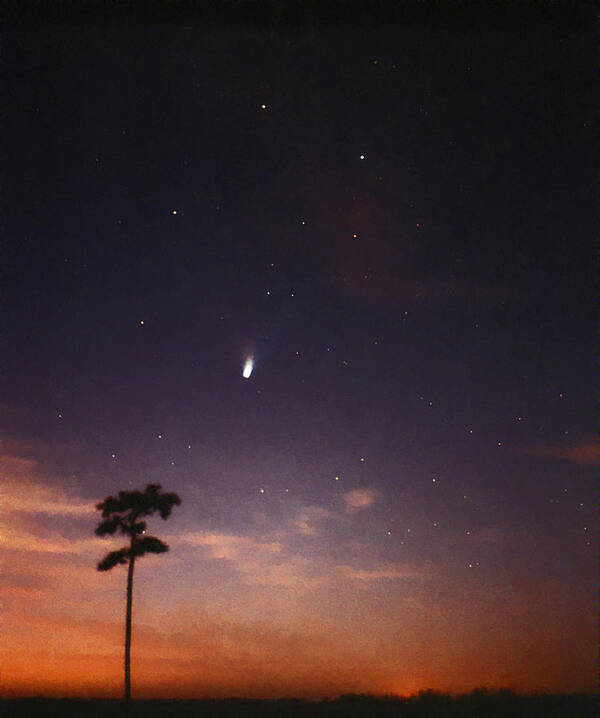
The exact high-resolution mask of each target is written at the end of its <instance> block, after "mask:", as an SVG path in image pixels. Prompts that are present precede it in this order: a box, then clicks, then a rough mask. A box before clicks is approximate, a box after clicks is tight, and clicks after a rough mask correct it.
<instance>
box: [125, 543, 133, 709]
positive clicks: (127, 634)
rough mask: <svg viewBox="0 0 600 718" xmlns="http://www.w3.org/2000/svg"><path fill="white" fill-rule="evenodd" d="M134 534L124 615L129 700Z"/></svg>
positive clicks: (126, 691)
mask: <svg viewBox="0 0 600 718" xmlns="http://www.w3.org/2000/svg"><path fill="white" fill-rule="evenodd" d="M134 541H135V535H133V536H132V537H131V549H130V554H129V569H128V571H127V614H126V617H125V701H126V702H127V703H129V701H130V700H131V665H130V664H131V608H132V604H133V568H134V564H135V556H134V555H133V543H134Z"/></svg>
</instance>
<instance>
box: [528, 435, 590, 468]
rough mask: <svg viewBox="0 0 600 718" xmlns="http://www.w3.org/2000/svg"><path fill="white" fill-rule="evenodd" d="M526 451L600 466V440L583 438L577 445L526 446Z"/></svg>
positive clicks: (545, 456)
mask: <svg viewBox="0 0 600 718" xmlns="http://www.w3.org/2000/svg"><path fill="white" fill-rule="evenodd" d="M524 451H525V453H527V454H531V455H532V456H540V457H543V458H550V459H562V460H565V461H573V462H574V463H576V464H579V465H580V466H600V440H599V439H594V438H590V439H583V440H581V441H580V442H579V443H578V444H575V446H567V447H564V448H563V447H559V446H542V445H536V446H526V447H524Z"/></svg>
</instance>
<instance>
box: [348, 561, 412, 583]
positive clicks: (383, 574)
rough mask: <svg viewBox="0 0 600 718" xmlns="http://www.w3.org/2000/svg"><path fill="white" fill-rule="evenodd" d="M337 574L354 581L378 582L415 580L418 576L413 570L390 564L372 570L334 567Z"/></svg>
mask: <svg viewBox="0 0 600 718" xmlns="http://www.w3.org/2000/svg"><path fill="white" fill-rule="evenodd" d="M336 569H337V571H338V573H339V574H341V575H342V576H343V577H344V578H349V579H352V580H356V581H380V580H382V579H406V578H417V577H418V576H419V575H420V574H419V573H418V572H417V571H415V569H414V568H411V567H409V566H401V565H398V564H391V565H387V566H382V567H379V568H372V569H359V568H354V567H353V566H346V565H339V566H336Z"/></svg>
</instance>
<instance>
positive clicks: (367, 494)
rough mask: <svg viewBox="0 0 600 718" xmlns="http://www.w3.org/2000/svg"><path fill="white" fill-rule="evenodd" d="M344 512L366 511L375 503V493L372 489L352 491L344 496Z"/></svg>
mask: <svg viewBox="0 0 600 718" xmlns="http://www.w3.org/2000/svg"><path fill="white" fill-rule="evenodd" d="M343 498H344V504H345V506H346V511H349V512H354V511H360V509H366V508H368V507H369V506H372V505H373V504H374V503H375V498H376V493H375V491H373V489H354V490H353V491H348V493H346V494H344V497H343Z"/></svg>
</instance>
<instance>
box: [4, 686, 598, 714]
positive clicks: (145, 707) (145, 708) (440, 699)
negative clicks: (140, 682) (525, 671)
mask: <svg viewBox="0 0 600 718" xmlns="http://www.w3.org/2000/svg"><path fill="white" fill-rule="evenodd" d="M598 707H599V706H598V699H597V698H596V697H595V696H591V695H586V694H581V693H575V694H568V695H567V694H565V695H560V694H559V695H548V694H533V695H520V694H517V693H513V692H512V691H509V690H498V691H492V690H487V689H485V688H480V689H477V690H474V691H472V692H471V693H466V694H464V695H459V696H450V695H446V694H444V693H438V692H437V691H431V690H428V691H422V692H421V693H419V694H418V695H416V696H410V697H403V696H370V695H354V694H351V695H343V696H340V697H339V698H335V699H328V700H321V701H307V700H299V699H294V698H290V699H277V700H260V699H247V698H229V699H219V700H134V701H132V702H131V703H130V704H129V705H127V704H125V703H123V702H122V701H118V700H102V699H90V700H85V699H69V700H67V699H64V700H63V699H45V698H39V697H35V698H22V699H14V700H0V715H1V716H2V718H16V717H17V716H19V717H23V716H27V718H59V716H60V718H80V717H81V718H120V716H134V717H135V718H596V717H597V716H598V715H600V713H599V712H598Z"/></svg>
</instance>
